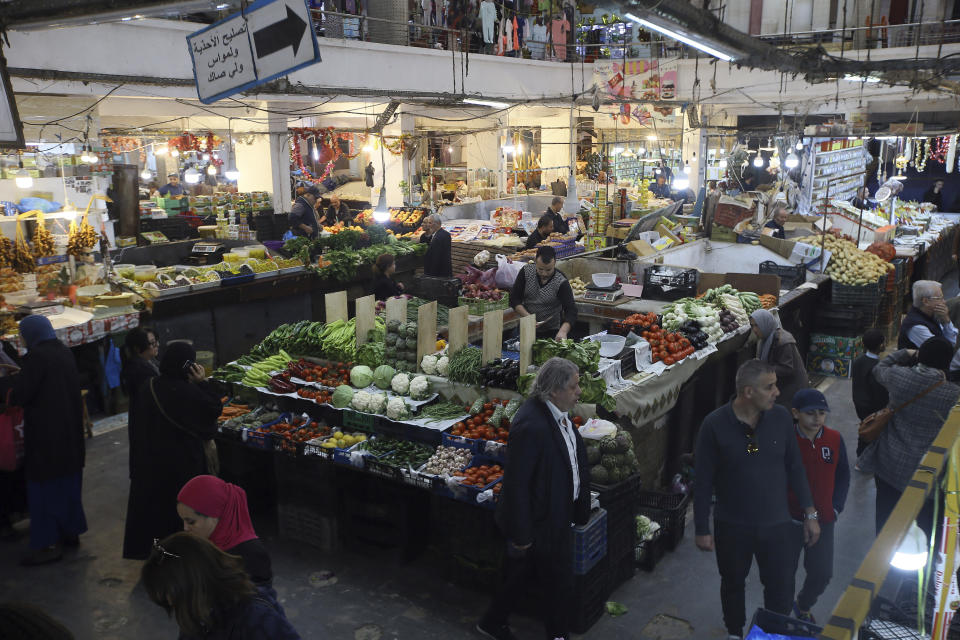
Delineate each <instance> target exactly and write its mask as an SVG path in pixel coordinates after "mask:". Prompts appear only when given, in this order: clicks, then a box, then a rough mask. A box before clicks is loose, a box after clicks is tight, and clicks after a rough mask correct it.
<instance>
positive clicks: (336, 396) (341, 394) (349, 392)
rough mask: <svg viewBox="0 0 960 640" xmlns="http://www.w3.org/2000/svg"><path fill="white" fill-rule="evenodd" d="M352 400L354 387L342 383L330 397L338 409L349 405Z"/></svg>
mask: <svg viewBox="0 0 960 640" xmlns="http://www.w3.org/2000/svg"><path fill="white" fill-rule="evenodd" d="M351 400H353V388H352V387H351V386H350V385H348V384H342V385H340V386H339V387H337V388H336V389H334V391H333V396H332V397H331V398H330V401H331V402H333V406H335V407H336V408H337V409H343V408H344V407H349V406H350V401H351Z"/></svg>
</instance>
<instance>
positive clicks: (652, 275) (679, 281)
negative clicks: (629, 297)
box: [643, 264, 697, 300]
mask: <svg viewBox="0 0 960 640" xmlns="http://www.w3.org/2000/svg"><path fill="white" fill-rule="evenodd" d="M696 293H697V270H696V269H688V268H685V267H668V266H665V265H662V264H654V265H650V266H649V267H647V269H646V270H645V271H644V272H643V297H644V298H652V299H655V300H677V299H679V298H684V297H690V296H694V295H696Z"/></svg>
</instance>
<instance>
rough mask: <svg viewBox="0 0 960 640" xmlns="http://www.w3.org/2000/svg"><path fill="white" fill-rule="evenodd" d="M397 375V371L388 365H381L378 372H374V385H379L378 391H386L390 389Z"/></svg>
mask: <svg viewBox="0 0 960 640" xmlns="http://www.w3.org/2000/svg"><path fill="white" fill-rule="evenodd" d="M395 375H397V370H396V369H394V368H393V367H391V366H390V365H388V364H383V365H380V366H379V367H377V369H376V371H374V372H373V384H375V385H377V388H378V389H383V390H384V391H386V390H387V389H389V388H390V383H391V381H392V380H393V376H395Z"/></svg>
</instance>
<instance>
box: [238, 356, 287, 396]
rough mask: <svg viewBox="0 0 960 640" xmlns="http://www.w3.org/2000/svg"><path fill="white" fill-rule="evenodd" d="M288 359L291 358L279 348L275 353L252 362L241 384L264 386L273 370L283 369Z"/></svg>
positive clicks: (267, 383) (268, 381) (268, 382)
mask: <svg viewBox="0 0 960 640" xmlns="http://www.w3.org/2000/svg"><path fill="white" fill-rule="evenodd" d="M289 360H291V358H290V356H289V355H287V353H286V352H285V351H283V350H282V349H281V350H280V353H278V354H277V355H274V356H270V357H269V358H265V359H263V360H260V361H259V362H257V363H255V364H253V365H252V366H251V367H250V369H248V370H247V373H246V375H244V377H243V380H241V384H243V385H244V386H247V387H266V386H267V385H269V384H270V379H271V377H272V374H273V372H274V371H278V370H283V369H285V368H286V366H287V362H288V361H289Z"/></svg>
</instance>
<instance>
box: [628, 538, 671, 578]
mask: <svg viewBox="0 0 960 640" xmlns="http://www.w3.org/2000/svg"><path fill="white" fill-rule="evenodd" d="M666 552H667V547H666V544H665V542H664V537H663V530H662V529H659V530H657V531H656V532H655V533H654V534H653V536H652V537H651V538H649V539H648V540H641V541H639V542H637V546H636V547H634V553H633V563H634V564H635V565H636V566H638V567H640V568H641V569H643V570H644V571H653V570H654V569H655V568H656V566H657V563H659V562H660V560H662V559H663V556H664V555H665V554H666Z"/></svg>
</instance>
